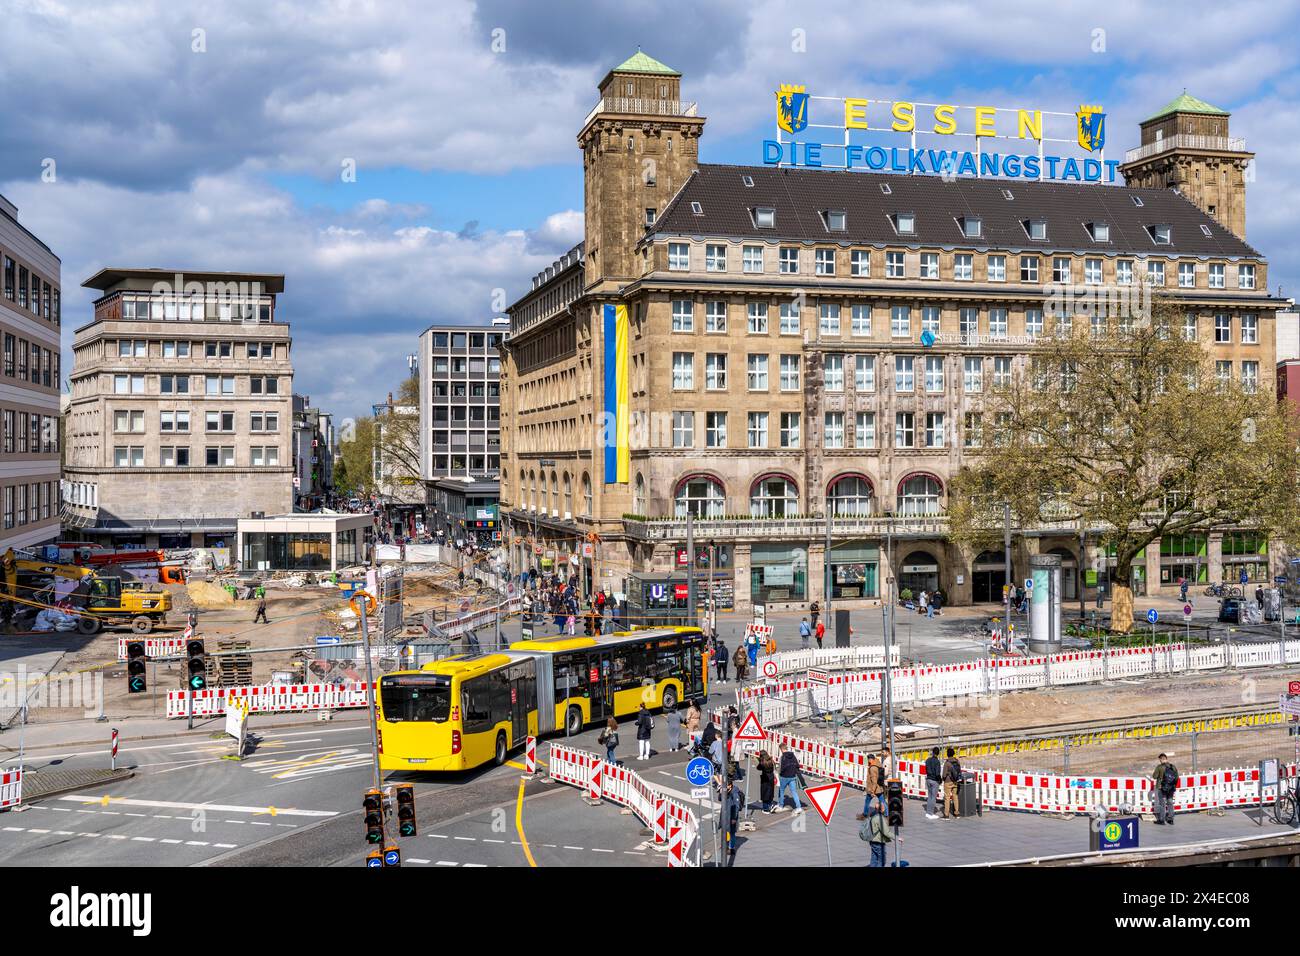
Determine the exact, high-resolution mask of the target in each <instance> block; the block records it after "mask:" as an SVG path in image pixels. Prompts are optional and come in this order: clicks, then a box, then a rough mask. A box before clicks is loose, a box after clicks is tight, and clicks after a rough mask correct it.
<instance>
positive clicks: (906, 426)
mask: <svg viewBox="0 0 1300 956" xmlns="http://www.w3.org/2000/svg"><path fill="white" fill-rule="evenodd" d="M915 440H916V419H915V416H913V414H912V413H911V412H895V413H894V447H895V448H911V447H912V444H913V442H914V441H915Z"/></svg>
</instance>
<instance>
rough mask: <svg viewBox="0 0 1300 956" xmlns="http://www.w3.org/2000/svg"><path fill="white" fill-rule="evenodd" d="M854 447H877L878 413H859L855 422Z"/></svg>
mask: <svg viewBox="0 0 1300 956" xmlns="http://www.w3.org/2000/svg"><path fill="white" fill-rule="evenodd" d="M853 445H854V447H855V448H875V447H876V413H875V412H858V413H857V415H856V416H855V418H854V422H853Z"/></svg>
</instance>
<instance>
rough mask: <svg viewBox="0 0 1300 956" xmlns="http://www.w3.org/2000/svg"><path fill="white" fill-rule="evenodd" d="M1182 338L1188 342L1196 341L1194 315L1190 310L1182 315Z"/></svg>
mask: <svg viewBox="0 0 1300 956" xmlns="http://www.w3.org/2000/svg"><path fill="white" fill-rule="evenodd" d="M1183 339H1184V340H1186V341H1188V342H1195V341H1196V316H1195V314H1193V313H1191V312H1189V313H1187V314H1186V315H1184V316H1183Z"/></svg>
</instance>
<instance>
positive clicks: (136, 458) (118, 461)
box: [113, 445, 144, 468]
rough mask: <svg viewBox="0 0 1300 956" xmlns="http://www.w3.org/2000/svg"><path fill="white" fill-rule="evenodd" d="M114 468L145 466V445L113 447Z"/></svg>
mask: <svg viewBox="0 0 1300 956" xmlns="http://www.w3.org/2000/svg"><path fill="white" fill-rule="evenodd" d="M113 467H114V468H143V467H144V446H142V445H118V446H116V447H115V448H114V449H113Z"/></svg>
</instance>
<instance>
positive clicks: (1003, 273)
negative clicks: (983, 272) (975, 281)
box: [988, 256, 1007, 282]
mask: <svg viewBox="0 0 1300 956" xmlns="http://www.w3.org/2000/svg"><path fill="white" fill-rule="evenodd" d="M988 274H989V281H990V282H1006V281H1007V257H1006V256H989V258H988Z"/></svg>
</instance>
